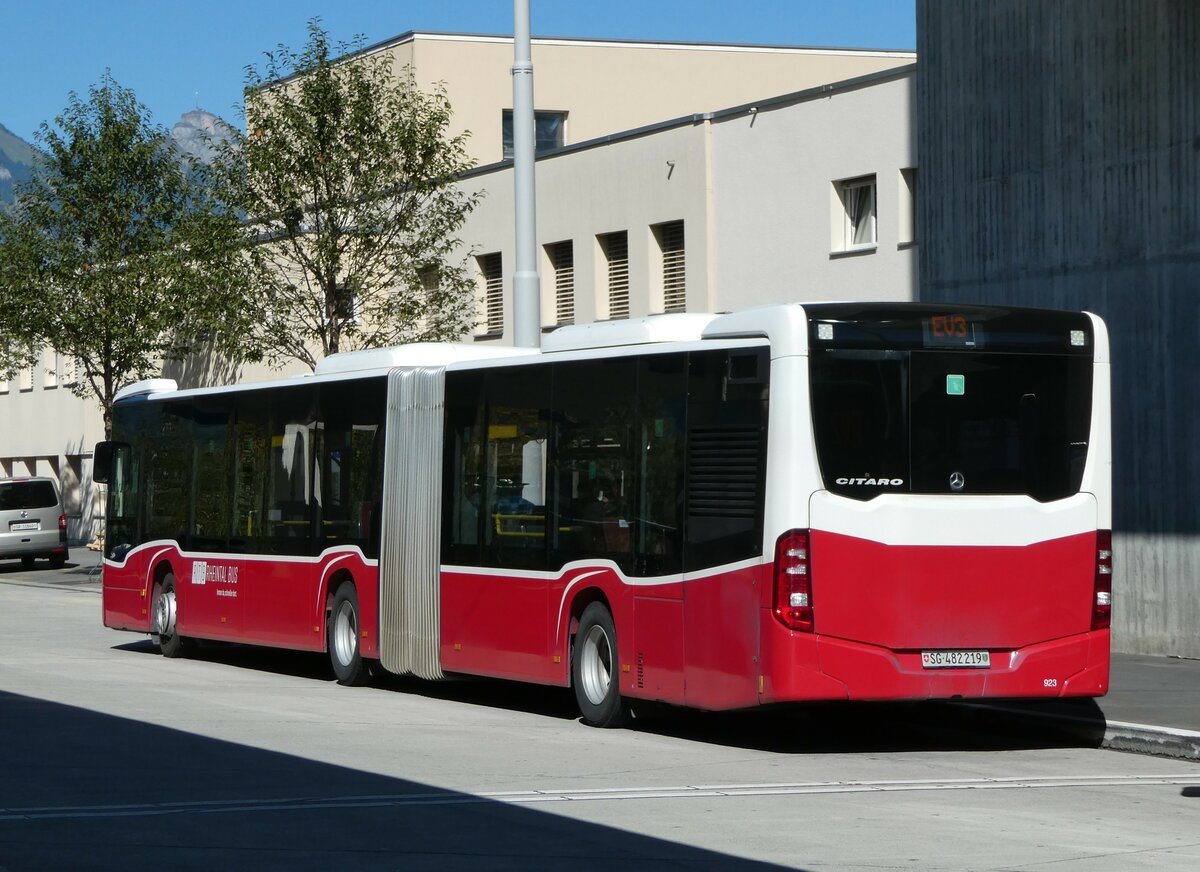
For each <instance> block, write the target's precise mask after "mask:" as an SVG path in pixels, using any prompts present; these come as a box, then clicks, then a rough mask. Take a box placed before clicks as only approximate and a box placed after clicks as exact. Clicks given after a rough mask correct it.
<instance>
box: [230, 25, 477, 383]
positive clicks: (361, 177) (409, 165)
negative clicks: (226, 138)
mask: <svg viewBox="0 0 1200 872" xmlns="http://www.w3.org/2000/svg"><path fill="white" fill-rule="evenodd" d="M308 30H309V40H308V44H307V46H306V47H305V48H304V51H303V52H302V53H300V54H295V53H294V52H292V51H291V50H290V49H288V48H287V47H286V46H280V47H279V48H278V50H277V51H275V52H270V53H267V54H266V63H265V65H264V68H263V69H262V70H261V71H260V70H258V69H256V68H254V67H250V68H248V69H247V72H246V92H245V100H246V108H245V121H246V134H245V135H244V136H241V135H239V136H238V137H237V140H236V141H235V142H232V143H230V144H228V145H227V146H225V147H224V148H223V149H222V153H221V156H220V157H219V158H218V160H217V162H216V167H217V171H218V172H219V173H220V175H221V177H222V179H223V182H224V184H225V186H226V190H227V191H228V194H227V197H228V199H229V201H230V202H232V203H236V205H237V208H238V210H239V212H240V213H241V214H242V215H243V216H244V217H245V219H246V221H247V223H248V226H249V228H250V229H251V232H252V233H253V234H254V235H255V237H256V238H257V239H258V240H259V242H258V244H257V245H256V246H255V261H256V267H257V269H258V272H257V277H258V282H259V283H260V286H261V289H262V290H263V293H262V295H261V297H260V300H259V302H260V317H259V319H258V320H257V321H256V324H255V331H254V336H255V340H256V344H258V345H259V346H261V347H262V349H263V352H264V354H265V356H266V357H267V358H268V359H269V360H270V361H272V362H274V363H281V362H282V361H284V360H288V359H296V360H300V361H303V362H304V363H306V364H308V365H309V366H310V367H315V366H316V362H317V360H319V359H320V357H322V356H326V355H329V354H334V353H336V352H338V351H349V350H353V349H357V348H378V347H383V346H388V345H395V344H398V343H401V342H408V341H418V340H441V339H454V338H458V337H459V336H461V335H462V334H463V333H465V332H466V331H467V330H468V329H469V328H470V327H471V325H472V324H473V322H474V319H475V303H474V283H473V281H472V280H471V278H470V277H469V275H468V273H467V270H466V268H465V264H464V262H463V261H462V260H459V261H457V262H456V261H455V259H454V257H455V252H456V250H457V249H458V248H459V246H460V242H459V240H458V239H457V238H456V235H455V234H456V233H457V232H458V231H459V229H460V228H461V227H462V224H463V222H464V220H465V219H466V216H467V214H468V213H469V212H470V211H471V209H472V208H474V206H475V203H476V198H475V197H473V196H470V195H467V194H465V193H463V192H462V191H461V190H459V189H458V188H457V187H455V186H454V185H453V182H454V181H455V180H457V179H458V178H459V176H460V175H461V173H462V172H463V171H465V170H466V169H468V168H469V167H470V165H471V164H470V161H469V160H468V158H467V156H466V151H465V148H464V143H465V140H466V134H460V135H458V136H453V137H451V136H449V135H448V132H447V130H448V127H449V123H450V117H451V110H450V104H449V102H448V100H447V98H446V95H445V92H444V91H443V90H442V89H440V88H435V89H431V90H428V91H423V90H421V89H419V88H418V87H417V85H416V83H415V81H414V80H413V77H412V75H411V71H409V70H408V69H405V70H403V71H402V72H401V74H400V75H397V74H396V73H395V72H394V71H393V68H392V62H391V59H390V58H389V56H388V55H387V54H385V53H377V54H362V53H361V49H362V47H363V46H362V43H363V41H362V39H361V38H360V39H359V40H357V41H355V42H353V43H337V44H332V43H331V42H330V39H329V34H328V33H327V32H326V31H324V30H322V29H321V27H320V25H319V22H318V21H317V20H313V21H311V22H309V26H308ZM331 55H332V56H331Z"/></svg>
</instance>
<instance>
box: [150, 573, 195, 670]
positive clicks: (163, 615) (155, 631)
mask: <svg viewBox="0 0 1200 872" xmlns="http://www.w3.org/2000/svg"><path fill="white" fill-rule="evenodd" d="M177 617H178V606H177V604H176V600H175V576H174V575H173V574H171V573H170V572H168V573H167V574H166V575H165V576H164V577H163V580H162V584H156V585H155V586H154V622H153V624H152V625H151V628H150V638H151V639H153V640H154V641H155V642H157V643H158V649H159V650H160V651H161V652H162V655H163V656H164V657H178V656H180V655H181V654H183V652H184V648H185V647H186V644H185V640H184V638H183V637H182V636H180V635H179V633H178V632H177V631H176V629H175V622H176V619H177Z"/></svg>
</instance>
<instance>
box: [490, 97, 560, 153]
mask: <svg viewBox="0 0 1200 872" xmlns="http://www.w3.org/2000/svg"><path fill="white" fill-rule="evenodd" d="M501 126H502V128H503V132H502V136H503V140H504V159H505V160H512V157H513V111H512V110H511V109H505V110H504V117H503V119H502V122H501ZM566 131H567V113H566V112H534V113H533V136H534V146H533V150H534V152H535V153H537V154H541V153H542V152H544V151H550V150H551V149H555V148H562V147H563V146H564V145H565V144H566V142H567V139H566Z"/></svg>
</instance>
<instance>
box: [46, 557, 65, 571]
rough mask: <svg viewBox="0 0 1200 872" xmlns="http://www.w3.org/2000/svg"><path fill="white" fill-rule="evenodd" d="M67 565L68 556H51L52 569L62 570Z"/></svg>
mask: <svg viewBox="0 0 1200 872" xmlns="http://www.w3.org/2000/svg"><path fill="white" fill-rule="evenodd" d="M66 565H67V555H65V554H51V555H50V568H51V569H62V568H63V567H64V566H66Z"/></svg>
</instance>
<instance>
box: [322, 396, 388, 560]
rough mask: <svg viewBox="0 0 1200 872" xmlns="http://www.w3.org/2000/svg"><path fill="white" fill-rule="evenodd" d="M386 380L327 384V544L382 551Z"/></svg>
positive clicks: (324, 534) (324, 513) (324, 483)
mask: <svg viewBox="0 0 1200 872" xmlns="http://www.w3.org/2000/svg"><path fill="white" fill-rule="evenodd" d="M386 395H387V382H386V380H385V379H382V378H379V379H371V380H369V381H354V382H348V383H345V384H336V385H323V386H322V388H321V426H320V431H319V433H320V437H321V439H320V443H319V460H320V481H321V502H320V514H321V525H320V529H321V547H322V548H329V547H332V546H335V545H358V546H359V547H361V548H363V550H364V553H366V554H367V555H368V556H375V555H377V554H378V541H379V526H378V522H379V513H378V511H377V506H378V503H379V500H380V496H381V494H382V479H381V477H380V476H379V474H378V473H379V469H380V465H381V464H382V461H383V439H382V432H383V414H384V411H385V406H386Z"/></svg>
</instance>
